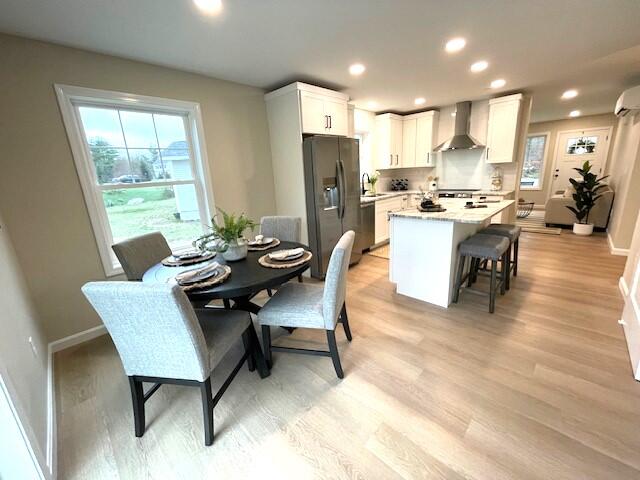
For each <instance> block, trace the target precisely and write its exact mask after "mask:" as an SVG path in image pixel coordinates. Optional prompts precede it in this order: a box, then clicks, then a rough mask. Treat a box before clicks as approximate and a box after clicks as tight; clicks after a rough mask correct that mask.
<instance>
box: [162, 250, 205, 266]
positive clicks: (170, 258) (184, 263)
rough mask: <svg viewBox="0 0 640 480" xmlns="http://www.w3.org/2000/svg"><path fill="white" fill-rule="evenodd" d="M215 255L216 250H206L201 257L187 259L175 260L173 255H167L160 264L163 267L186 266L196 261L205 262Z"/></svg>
mask: <svg viewBox="0 0 640 480" xmlns="http://www.w3.org/2000/svg"><path fill="white" fill-rule="evenodd" d="M215 256H216V252H207V253H205V254H203V255H202V256H201V257H196V258H189V259H187V260H177V259H175V258H174V256H173V255H169V256H168V257H167V258H165V259H163V260H162V262H161V263H162V265H164V266H165V267H186V266H187V265H195V264H196V263H202V262H206V261H207V260H211V259H212V258H213V257H215Z"/></svg>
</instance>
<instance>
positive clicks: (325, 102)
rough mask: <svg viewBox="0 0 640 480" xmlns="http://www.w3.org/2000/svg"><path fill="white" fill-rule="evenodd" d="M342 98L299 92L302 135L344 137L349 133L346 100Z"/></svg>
mask: <svg viewBox="0 0 640 480" xmlns="http://www.w3.org/2000/svg"><path fill="white" fill-rule="evenodd" d="M323 90H324V89H323ZM334 93H337V92H334ZM339 95H341V96H342V94H339ZM342 97H343V98H339V97H333V96H329V95H326V94H324V95H323V94H318V93H315V92H308V91H304V90H302V91H300V113H301V117H302V133H313V134H329V135H341V136H345V137H346V136H347V135H348V132H349V120H348V105H347V100H346V98H344V96H342Z"/></svg>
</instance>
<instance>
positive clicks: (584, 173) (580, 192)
mask: <svg viewBox="0 0 640 480" xmlns="http://www.w3.org/2000/svg"><path fill="white" fill-rule="evenodd" d="M574 170H575V171H576V172H578V173H579V174H580V176H581V177H582V180H576V179H575V178H570V179H569V181H570V182H571V185H572V186H573V188H574V190H575V193H574V194H573V195H572V197H573V200H574V201H575V203H576V205H575V207H572V206H569V205H567V208H568V209H569V210H571V211H572V212H573V214H574V215H575V216H576V220H578V221H577V223H574V224H573V233H575V234H576V235H591V234H592V233H593V223H589V212H590V211H591V209H592V208H593V206H594V205H595V204H596V200H598V198H600V197H601V195H600V194H598V192H599V191H600V189H602V188H605V187H606V185H603V184H602V183H601V182H602V180H604V179H605V178H607V177H608V176H609V175H606V176H604V177H600V178H598V177H597V175H596V174H595V173H591V164H590V163H589V161H586V162H584V164H583V165H582V168H574Z"/></svg>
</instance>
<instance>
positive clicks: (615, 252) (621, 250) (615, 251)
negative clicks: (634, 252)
mask: <svg viewBox="0 0 640 480" xmlns="http://www.w3.org/2000/svg"><path fill="white" fill-rule="evenodd" d="M607 242H609V252H610V253H611V255H620V256H623V257H628V256H629V249H628V248H617V247H616V246H615V245H614V244H613V240H612V239H611V235H610V234H609V232H607Z"/></svg>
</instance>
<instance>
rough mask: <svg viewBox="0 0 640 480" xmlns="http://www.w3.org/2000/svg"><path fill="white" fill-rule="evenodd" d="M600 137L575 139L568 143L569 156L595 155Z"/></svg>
mask: <svg viewBox="0 0 640 480" xmlns="http://www.w3.org/2000/svg"><path fill="white" fill-rule="evenodd" d="M597 143H598V137H595V136H594V137H574V138H570V139H569V140H568V141H567V154H569V155H584V154H586V153H595V151H596V144H597Z"/></svg>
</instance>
